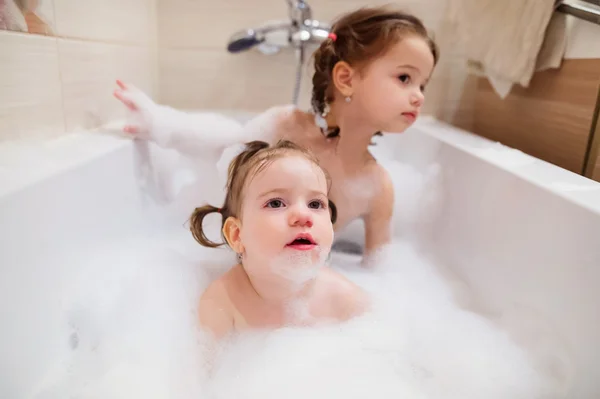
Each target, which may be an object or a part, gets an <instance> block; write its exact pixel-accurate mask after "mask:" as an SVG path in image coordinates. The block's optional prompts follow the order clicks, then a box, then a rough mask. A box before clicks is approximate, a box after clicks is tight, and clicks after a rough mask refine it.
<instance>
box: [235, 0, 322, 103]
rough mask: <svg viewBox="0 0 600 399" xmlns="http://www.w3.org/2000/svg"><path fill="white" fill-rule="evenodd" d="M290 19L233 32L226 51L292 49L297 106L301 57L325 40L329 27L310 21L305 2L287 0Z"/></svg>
mask: <svg viewBox="0 0 600 399" xmlns="http://www.w3.org/2000/svg"><path fill="white" fill-rule="evenodd" d="M286 2H287V4H288V15H289V20H284V21H272V22H268V23H266V24H264V25H262V26H260V27H257V28H249V29H244V30H241V31H238V32H236V33H234V34H233V35H232V36H231V38H230V40H229V43H228V44H227V51H229V52H230V53H239V52H242V51H246V50H249V49H251V48H253V47H257V48H258V50H259V51H260V52H262V53H263V54H267V55H270V54H275V53H278V52H279V51H280V50H281V49H282V48H285V47H291V48H293V49H295V50H296V52H297V54H298V67H297V72H296V86H295V89H294V95H293V103H294V104H297V103H298V96H299V92H300V80H301V77H302V66H303V64H304V55H305V52H306V47H307V46H308V45H319V44H320V43H321V42H322V41H323V40H325V39H327V35H329V32H330V29H331V27H330V25H329V24H327V23H324V22H320V21H317V20H315V19H313V18H312V10H311V8H310V6H309V5H308V3H306V2H305V1H304V0H286Z"/></svg>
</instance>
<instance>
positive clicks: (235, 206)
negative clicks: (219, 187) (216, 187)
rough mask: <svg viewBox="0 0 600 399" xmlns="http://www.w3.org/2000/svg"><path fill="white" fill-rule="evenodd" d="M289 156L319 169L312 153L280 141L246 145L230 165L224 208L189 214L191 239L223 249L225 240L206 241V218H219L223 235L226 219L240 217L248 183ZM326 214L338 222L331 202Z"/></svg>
mask: <svg viewBox="0 0 600 399" xmlns="http://www.w3.org/2000/svg"><path fill="white" fill-rule="evenodd" d="M291 153H294V154H296V155H298V154H299V155H301V156H303V157H305V158H306V159H308V160H309V161H311V162H313V163H314V164H315V165H317V166H319V167H320V165H319V161H318V160H317V158H316V157H315V156H314V155H312V153H310V152H309V151H308V150H306V149H304V148H302V147H300V146H298V145H296V144H294V143H292V142H291V141H288V140H280V141H279V142H278V143H277V144H275V145H273V146H269V144H268V143H266V142H264V141H258V140H257V141H251V142H249V143H247V144H246V148H245V150H244V151H242V152H241V153H240V154H239V155H237V156H236V157H235V158H234V159H233V161H231V163H230V164H229V169H228V176H227V186H226V194H225V203H224V204H223V206H222V207H220V208H217V207H215V206H212V205H205V206H202V207H199V208H196V209H195V210H194V212H193V213H192V216H191V218H190V230H191V232H192V235H193V236H194V239H195V240H196V241H198V243H200V244H201V245H203V246H205V247H210V248H216V247H220V246H221V245H224V244H225V243H226V240H225V237H223V242H222V243H216V242H214V241H211V240H209V239H208V237H206V234H205V232H204V229H203V227H202V225H203V222H204V218H205V217H206V215H208V214H211V213H220V214H221V217H222V222H221V234H222V231H223V225H224V224H225V221H226V220H227V218H228V217H230V216H233V217H240V213H241V209H242V200H243V195H244V189H245V188H246V182H247V181H248V179H251V178H252V177H254V176H256V175H257V174H258V173H260V171H262V170H264V168H266V167H267V166H269V165H270V164H271V163H272V162H273V161H275V160H277V159H279V158H281V157H283V156H285V155H288V154H291ZM323 172H324V173H325V177H326V178H327V181H328V185H330V179H329V176H328V175H327V173H326V172H325V171H324V170H323ZM329 210H330V213H331V222H332V223H335V221H336V219H337V208H336V207H335V205H334V203H333V202H332V201H331V200H329Z"/></svg>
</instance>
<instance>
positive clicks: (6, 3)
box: [0, 0, 27, 32]
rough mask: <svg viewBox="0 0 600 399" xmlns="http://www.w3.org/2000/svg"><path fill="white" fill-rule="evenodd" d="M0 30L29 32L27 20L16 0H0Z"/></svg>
mask: <svg viewBox="0 0 600 399" xmlns="http://www.w3.org/2000/svg"><path fill="white" fill-rule="evenodd" d="M0 30H12V31H18V32H27V22H26V21H25V17H24V16H23V13H22V12H21V10H20V9H19V7H18V6H17V4H16V3H15V2H14V0H0Z"/></svg>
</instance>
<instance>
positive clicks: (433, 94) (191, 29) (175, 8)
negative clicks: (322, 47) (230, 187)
mask: <svg viewBox="0 0 600 399" xmlns="http://www.w3.org/2000/svg"><path fill="white" fill-rule="evenodd" d="M386 3H389V2H383V1H379V4H386ZM445 3H446V0H404V1H402V2H398V3H397V4H398V5H399V6H400V7H401V8H403V9H406V10H408V11H411V12H413V13H415V14H416V15H418V16H420V17H421V18H423V20H424V22H425V23H426V24H427V26H428V27H429V28H430V29H431V30H432V31H434V32H435V34H436V37H437V39H438V42H439V44H440V47H441V50H442V58H441V61H440V64H439V66H438V67H437V68H436V71H435V75H434V79H433V80H432V83H431V84H430V85H429V87H428V91H427V100H426V111H427V112H429V113H433V114H435V115H437V116H439V117H442V118H443V119H446V120H456V119H457V118H458V119H460V120H463V121H465V123H463V125H464V126H466V127H468V121H469V118H471V116H472V110H470V109H469V104H470V102H469V101H465V100H464V99H463V101H462V102H461V97H463V96H465V95H467V97H468V96H469V95H470V94H469V93H470V92H469V90H467V89H466V88H468V87H469V86H468V84H465V80H466V71H465V68H464V61H463V60H462V59H460V58H459V57H458V55H459V54H458V53H457V50H456V49H455V48H454V46H453V45H452V43H451V41H450V40H449V39H448V37H447V36H445V35H444V34H443V29H444V19H443V15H444V9H445ZM309 4H310V5H311V7H312V8H313V14H314V17H315V18H317V19H320V20H322V21H331V20H332V19H333V18H335V17H336V16H338V15H339V14H341V13H344V12H346V11H348V10H351V9H355V8H357V7H360V6H364V5H365V3H364V2H363V1H359V0H311V1H309ZM373 4H377V2H376V3H373ZM287 18H288V10H287V3H286V1H284V0H255V1H252V2H249V1H245V0H227V1H224V2H213V1H208V0H85V1H82V0H3V1H0V141H3V140H11V139H17V138H20V139H22V138H37V137H53V136H57V135H61V134H64V133H65V132H72V131H77V130H80V129H89V128H94V127H97V126H99V125H101V124H103V123H105V122H108V121H110V120H113V119H116V118H120V117H122V116H123V115H124V113H125V109H124V107H123V106H122V105H121V104H120V103H119V102H117V101H116V100H114V99H113V97H112V91H113V88H114V87H115V84H114V81H115V79H117V78H121V79H123V80H125V81H128V82H131V83H133V84H135V85H137V86H138V87H140V88H141V89H142V90H144V91H145V92H147V93H148V94H150V96H151V97H153V98H154V99H155V100H156V101H159V102H161V103H165V104H169V105H172V106H175V107H177V108H183V109H216V110H223V109H228V110H230V109H239V110H247V111H260V110H264V109H265V108H267V107H269V106H272V105H276V104H283V103H289V102H291V101H292V92H293V88H294V80H295V73H296V64H297V63H296V55H295V53H294V52H292V51H283V52H282V53H279V54H277V55H273V56H265V55H263V54H260V53H259V52H257V51H250V52H246V53H242V54H229V53H228V52H227V51H226V45H227V42H228V39H229V37H230V36H231V34H233V33H234V32H236V31H238V30H240V29H243V28H246V27H253V26H258V25H260V24H263V23H265V22H267V21H270V20H278V19H279V20H287ZM308 57H310V55H308ZM308 64H309V65H310V59H309V62H308ZM310 77H311V68H310V66H309V67H308V68H306V69H305V71H304V73H303V85H302V92H301V104H300V105H301V106H302V107H305V108H308V106H309V98H310ZM459 104H461V105H460V107H459ZM465 104H466V105H465ZM461 115H462V116H464V117H462V119H461Z"/></svg>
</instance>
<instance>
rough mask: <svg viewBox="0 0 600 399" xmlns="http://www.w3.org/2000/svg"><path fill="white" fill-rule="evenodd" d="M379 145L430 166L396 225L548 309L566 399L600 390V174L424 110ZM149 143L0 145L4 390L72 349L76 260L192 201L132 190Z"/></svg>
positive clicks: (494, 292)
mask: <svg viewBox="0 0 600 399" xmlns="http://www.w3.org/2000/svg"><path fill="white" fill-rule="evenodd" d="M243 117H244V116H240V118H243ZM378 143H379V145H378V146H377V147H375V149H374V152H375V153H376V155H378V156H384V155H385V156H392V157H394V158H395V159H397V160H400V161H402V162H403V163H405V164H406V165H408V166H407V169H405V171H406V170H412V173H413V174H412V176H419V175H420V174H423V175H428V176H430V178H429V179H428V180H427V181H428V185H425V186H423V187H425V189H424V190H421V191H418V190H415V189H412V188H407V189H406V190H402V187H400V189H399V190H398V193H397V198H398V201H399V205H400V208H399V209H403V210H404V214H403V215H402V221H404V222H407V223H408V222H410V228H406V227H405V226H402V225H401V226H400V227H401V228H402V230H401V231H399V232H398V234H405V235H406V236H407V237H408V238H411V239H414V240H416V241H417V242H418V243H419V245H421V246H422V247H423V248H426V249H427V250H429V251H431V253H432V254H433V255H434V256H435V257H436V258H438V259H441V261H442V263H443V264H444V266H446V267H447V268H449V269H450V270H451V271H452V272H454V273H455V274H456V275H458V276H459V277H460V278H462V279H464V281H465V283H466V284H467V285H468V286H469V288H470V289H471V290H472V291H473V292H474V294H475V295H476V296H477V297H478V299H479V302H478V305H477V306H478V308H480V309H485V310H486V311H487V312H492V313H494V312H503V311H505V310H511V311H512V313H511V314H513V315H515V314H516V315H517V316H516V318H515V319H513V320H510V321H508V323H512V324H513V325H514V326H517V325H518V324H520V323H525V322H526V320H524V319H521V317H525V318H528V317H530V316H532V315H533V316H535V317H541V318H543V319H545V320H548V321H549V322H550V324H551V326H552V328H553V329H555V331H556V332H558V333H559V334H560V336H561V337H562V339H564V344H565V345H566V346H567V348H568V351H569V352H570V355H571V356H572V359H573V362H574V364H573V365H574V367H575V370H576V371H575V373H576V374H575V380H574V383H573V390H572V392H571V394H570V395H569V398H571V399H591V398H597V397H600V382H599V381H600V294H598V292H600V291H599V288H600V184H598V183H595V182H593V181H590V180H588V179H585V178H583V177H581V176H578V175H575V174H573V173H570V172H568V171H565V170H562V169H559V168H557V167H554V166H552V165H550V164H547V163H545V162H542V161H539V160H537V159H534V158H531V157H529V156H527V155H524V154H522V153H520V152H517V151H514V150H511V149H507V148H505V147H502V146H499V145H497V144H495V143H492V142H489V141H487V140H485V139H481V138H479V137H476V136H473V135H470V134H469V133H466V132H463V131H460V130H457V129H454V128H452V127H449V126H448V125H445V124H442V123H439V122H437V121H435V120H434V119H431V118H424V119H422V120H421V121H419V122H418V123H417V124H416V125H415V126H414V127H413V128H412V129H411V130H410V131H409V132H407V133H406V134H404V135H396V136H393V135H386V136H384V137H383V138H381V139H379V140H378ZM150 151H151V150H149V148H148V146H147V145H146V144H143V143H133V142H130V141H128V140H125V139H120V138H116V137H115V136H113V135H105V134H101V132H96V133H94V134H90V133H85V134H77V135H72V136H69V137H65V138H61V139H59V140H56V141H53V142H51V143H46V144H35V143H30V144H28V145H26V146H16V145H13V146H12V147H10V148H9V147H8V145H3V146H2V148H0V223H1V226H2V228H1V230H0V243H1V244H0V266H1V267H0V299H1V301H0V309H1V314H2V329H1V330H0V353H1V354H2V355H1V357H0V359H1V360H0V376H1V381H0V397H2V398H15V399H16V398H26V397H28V395H29V394H30V392H31V390H32V389H33V387H34V386H35V384H36V383H37V382H38V381H39V379H40V378H42V376H43V375H44V374H45V373H46V371H47V370H48V368H49V367H50V366H51V365H52V364H53V362H55V360H56V359H57V358H58V357H59V356H60V355H61V353H63V352H64V351H66V350H69V339H70V338H71V337H69V336H65V334H64V329H63V328H61V326H60V323H61V321H60V320H59V318H58V315H59V314H60V312H61V311H62V307H63V305H64V300H65V296H66V295H68V293H69V292H70V290H71V289H72V286H73V285H74V284H75V281H74V276H75V275H77V272H78V270H77V261H76V260H77V259H80V258H81V259H82V260H85V259H86V256H89V254H90V253H92V252H89V251H91V250H92V249H94V250H95V251H98V250H101V248H99V246H101V245H107V244H106V243H107V242H110V241H114V242H118V241H119V240H123V239H125V238H127V237H128V236H130V235H131V234H134V233H135V231H139V229H140V226H143V227H147V228H154V229H156V228H157V226H166V225H169V226H180V227H181V229H182V230H183V229H184V227H183V226H181V222H182V221H184V220H185V217H186V215H187V214H189V212H190V210H191V208H190V206H191V205H192V204H191V203H190V202H185V201H184V200H181V201H179V202H177V201H176V202H172V203H170V204H169V205H168V206H167V207H166V208H165V209H166V210H165V209H161V208H160V206H157V205H156V204H155V202H156V199H157V198H159V197H160V194H161V193H162V192H163V191H161V190H162V189H161V188H160V187H159V188H158V189H156V187H154V188H153V187H152V186H150V187H145V188H142V187H140V184H139V182H140V180H139V177H140V173H142V172H140V167H139V166H140V163H142V164H144V160H145V159H147V157H148V154H149V152H150ZM154 165H156V163H154ZM410 168H414V169H410ZM424 171H429V172H427V173H425V172H424ZM151 172H152V171H151ZM430 172H431V173H430ZM396 177H399V176H396ZM400 177H402V176H400ZM420 181H422V180H420ZM153 190H154V191H153ZM148 193H150V194H148ZM415 193H419V195H420V196H417V197H415ZM408 195H411V196H412V197H411V198H406V197H407V196H408ZM163 200H164V199H162V200H161V199H159V200H158V202H161V201H163ZM411 201H412V205H410V204H409V202H411ZM414 204H417V206H413V205H414ZM345 236H346V237H349V238H351V239H357V240H359V237H360V234H358V233H356V232H355V231H354V230H353V229H350V230H349V232H347V233H346V234H345ZM190 240H191V239H190ZM515 306H516V307H519V309H521V310H522V312H521V313H514V309H515Z"/></svg>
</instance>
